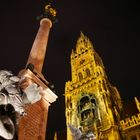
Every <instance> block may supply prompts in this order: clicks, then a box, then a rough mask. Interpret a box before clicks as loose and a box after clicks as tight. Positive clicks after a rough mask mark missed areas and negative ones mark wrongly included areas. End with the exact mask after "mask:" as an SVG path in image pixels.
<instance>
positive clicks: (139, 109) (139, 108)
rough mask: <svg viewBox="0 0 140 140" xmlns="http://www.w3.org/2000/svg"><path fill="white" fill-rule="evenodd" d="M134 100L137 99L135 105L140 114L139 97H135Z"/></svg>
mask: <svg viewBox="0 0 140 140" xmlns="http://www.w3.org/2000/svg"><path fill="white" fill-rule="evenodd" d="M134 99H135V103H136V106H137V109H138V111H139V112H140V102H139V100H138V99H137V97H134Z"/></svg>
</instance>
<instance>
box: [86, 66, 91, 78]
mask: <svg viewBox="0 0 140 140" xmlns="http://www.w3.org/2000/svg"><path fill="white" fill-rule="evenodd" d="M86 74H87V76H90V75H91V73H90V70H89V69H88V68H87V69H86Z"/></svg>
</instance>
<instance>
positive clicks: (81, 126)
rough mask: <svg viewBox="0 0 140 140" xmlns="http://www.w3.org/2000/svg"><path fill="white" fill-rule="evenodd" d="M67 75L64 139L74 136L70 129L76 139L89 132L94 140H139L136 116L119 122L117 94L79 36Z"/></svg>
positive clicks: (96, 57) (97, 58)
mask: <svg viewBox="0 0 140 140" xmlns="http://www.w3.org/2000/svg"><path fill="white" fill-rule="evenodd" d="M71 74H72V79H71V81H68V82H66V85H65V115H66V125H67V140H73V139H74V138H73V137H78V136H76V132H74V133H73V132H72V129H71V127H72V128H73V130H76V131H77V132H79V135H80V136H79V139H84V138H86V137H87V136H88V134H89V133H92V134H93V135H94V136H95V139H96V140H121V139H126V140H135V139H134V138H135V136H136V139H140V134H139V133H140V114H137V115H135V116H132V117H131V118H126V119H124V120H122V116H123V115H122V114H123V105H122V102H121V97H120V94H119V92H118V90H117V88H116V87H114V86H112V85H111V84H110V82H109V80H108V78H107V75H106V72H105V67H104V65H103V62H102V59H101V58H100V56H99V55H98V54H97V53H96V51H95V49H94V47H93V45H92V43H91V41H90V40H89V39H88V38H87V37H86V36H84V35H83V33H81V35H80V37H79V39H78V40H77V44H76V50H75V51H74V50H73V51H72V53H71ZM136 100H137V99H136ZM137 108H140V105H139V101H138V100H137ZM139 110H140V109H139ZM136 130H137V131H136ZM129 132H131V134H130V133H129ZM134 132H135V133H134ZM133 134H134V138H133ZM77 135H78V134H77Z"/></svg>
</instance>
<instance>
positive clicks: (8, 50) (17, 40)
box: [0, 0, 140, 135]
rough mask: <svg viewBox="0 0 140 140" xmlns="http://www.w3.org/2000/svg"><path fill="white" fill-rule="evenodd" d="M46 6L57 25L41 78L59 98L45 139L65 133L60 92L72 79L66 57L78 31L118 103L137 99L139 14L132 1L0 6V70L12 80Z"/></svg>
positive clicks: (13, 0)
mask: <svg viewBox="0 0 140 140" xmlns="http://www.w3.org/2000/svg"><path fill="white" fill-rule="evenodd" d="M49 2H52V5H53V6H54V7H56V9H57V11H58V23H56V24H54V25H53V27H52V29H51V31H50V36H49V43H48V49H47V55H46V60H45V64H44V69H43V74H44V76H45V78H46V79H47V80H48V81H50V82H52V83H53V84H54V85H55V90H56V94H57V95H58V96H59V98H58V100H57V101H56V102H55V103H54V104H52V105H51V107H50V110H49V118H48V130H47V131H48V135H50V134H52V133H53V132H54V131H55V130H56V131H62V130H63V129H64V127H65V114H64V96H63V94H64V87H65V82H66V81H68V80H70V79H71V75H70V73H71V70H70V53H71V50H72V49H74V48H75V44H76V40H77V38H78V37H79V34H80V31H83V33H84V34H85V35H87V36H88V37H89V38H90V39H91V41H92V42H93V44H94V48H95V50H96V51H97V52H98V53H99V55H100V56H101V57H102V59H103V62H104V65H105V68H106V73H107V75H108V78H109V80H110V82H111V83H112V84H113V85H115V86H117V88H118V90H119V91H120V94H121V97H122V99H123V101H128V100H131V99H133V97H134V96H139V87H140V86H139V83H140V82H139V78H140V77H139V74H140V71H139V64H140V63H139V56H140V53H139V50H140V49H139V47H140V10H139V9H140V8H139V5H138V3H137V2H136V1H135V0H133V1H124V0H117V1H116V0H112V1H111V0H86V1H85V0H59V1H51V0H44V1H43V0H42V1H41V0H24V1H19V0H0V69H7V70H11V71H13V73H15V74H17V73H18V72H19V71H20V70H21V69H22V68H24V66H25V64H26V61H27V58H28V54H29V52H30V49H31V47H32V44H33V41H34V39H35V36H36V33H37V31H38V28H39V21H37V20H36V17H37V16H39V15H41V14H42V13H43V9H44V6H45V4H47V3H49Z"/></svg>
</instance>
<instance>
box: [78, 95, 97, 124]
mask: <svg viewBox="0 0 140 140" xmlns="http://www.w3.org/2000/svg"><path fill="white" fill-rule="evenodd" d="M77 110H78V117H79V120H80V125H81V126H91V125H92V124H93V122H94V121H95V120H96V118H97V103H96V99H95V98H94V97H93V96H92V95H89V94H83V96H81V98H80V99H79V101H78V109H77Z"/></svg>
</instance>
